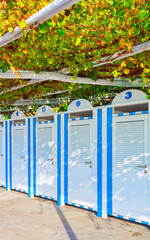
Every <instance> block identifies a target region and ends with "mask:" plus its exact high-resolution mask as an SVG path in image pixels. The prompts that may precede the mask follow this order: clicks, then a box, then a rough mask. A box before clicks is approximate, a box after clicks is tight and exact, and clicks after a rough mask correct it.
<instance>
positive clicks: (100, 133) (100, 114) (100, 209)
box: [97, 109, 102, 217]
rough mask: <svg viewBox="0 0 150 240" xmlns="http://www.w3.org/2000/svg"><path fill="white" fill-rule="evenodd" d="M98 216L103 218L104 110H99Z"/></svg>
mask: <svg viewBox="0 0 150 240" xmlns="http://www.w3.org/2000/svg"><path fill="white" fill-rule="evenodd" d="M97 216H98V217H102V109H98V110H97Z"/></svg>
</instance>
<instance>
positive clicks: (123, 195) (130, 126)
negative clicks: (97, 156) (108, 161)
mask: <svg viewBox="0 0 150 240" xmlns="http://www.w3.org/2000/svg"><path fill="white" fill-rule="evenodd" d="M145 119H146V118H145ZM146 121H147V119H146V120H143V119H140V116H139V119H138V120H137V121H136V120H134V121H133V120H132V118H131V120H128V121H125V120H124V121H123V120H122V121H119V119H118V120H116V123H115V128H114V130H113V141H114V142H113V146H114V148H113V213H115V214H119V215H121V216H127V217H132V218H135V219H142V220H145V221H148V174H146V173H147V172H145V168H146V167H145V166H147V158H146V157H147V153H148V149H146V146H145V138H146V135H145V127H146V124H147V122H146Z"/></svg>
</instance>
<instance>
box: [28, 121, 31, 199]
mask: <svg viewBox="0 0 150 240" xmlns="http://www.w3.org/2000/svg"><path fill="white" fill-rule="evenodd" d="M28 197H31V120H30V118H28Z"/></svg>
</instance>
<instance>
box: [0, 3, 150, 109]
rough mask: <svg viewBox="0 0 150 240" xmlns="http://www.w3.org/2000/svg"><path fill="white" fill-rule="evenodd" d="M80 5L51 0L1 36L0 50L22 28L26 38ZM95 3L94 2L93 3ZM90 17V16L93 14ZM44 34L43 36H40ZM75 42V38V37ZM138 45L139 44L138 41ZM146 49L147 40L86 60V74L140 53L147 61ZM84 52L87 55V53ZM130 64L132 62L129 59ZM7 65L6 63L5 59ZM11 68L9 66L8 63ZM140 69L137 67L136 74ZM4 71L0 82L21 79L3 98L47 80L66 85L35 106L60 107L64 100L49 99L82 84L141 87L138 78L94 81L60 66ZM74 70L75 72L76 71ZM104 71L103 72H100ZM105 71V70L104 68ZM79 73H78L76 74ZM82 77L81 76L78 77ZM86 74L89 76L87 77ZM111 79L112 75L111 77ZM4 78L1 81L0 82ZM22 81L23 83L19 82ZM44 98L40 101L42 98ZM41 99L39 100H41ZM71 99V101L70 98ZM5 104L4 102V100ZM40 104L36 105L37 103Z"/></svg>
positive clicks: (18, 102) (20, 102) (20, 33)
mask: <svg viewBox="0 0 150 240" xmlns="http://www.w3.org/2000/svg"><path fill="white" fill-rule="evenodd" d="M78 2H80V1H79V0H55V1H53V2H51V3H50V4H48V5H47V6H46V7H44V8H43V9H42V10H40V11H38V12H36V13H35V14H33V15H32V16H31V17H29V18H28V19H26V24H25V26H24V27H22V28H21V27H20V26H17V27H15V29H14V30H13V32H12V33H10V32H7V33H5V34H4V35H3V36H2V37H1V38H0V47H4V46H6V45H7V44H11V43H13V42H14V41H15V40H16V39H19V38H20V37H22V36H23V34H24V33H23V30H24V29H25V31H26V35H27V34H28V32H30V31H32V29H35V28H37V27H38V26H42V24H43V23H45V22H46V21H47V20H48V19H51V18H53V17H54V16H56V15H57V14H59V13H61V12H62V11H64V10H66V9H68V8H69V7H71V6H72V5H73V4H77V3H78ZM95 2H96V1H95ZM93 14H94V13H93ZM43 34H44V33H43ZM77 39H78V38H77ZM138 42H139V41H138ZM149 50H150V40H149V39H147V41H145V42H142V43H139V44H136V45H135V46H132V48H131V49H130V51H126V50H125V49H120V51H117V52H115V53H113V54H111V55H110V54H108V55H105V57H101V58H100V59H99V60H96V59H95V60H91V59H90V60H89V59H87V65H88V61H89V62H90V64H91V66H89V67H88V71H89V73H90V72H92V71H94V69H98V68H99V67H103V66H106V67H107V66H108V65H109V64H110V65H111V64H112V63H115V62H117V61H120V60H123V59H127V58H128V59H129V58H131V59H132V57H133V56H136V55H139V54H142V53H146V52H147V53H148V58H149V52H148V51H149ZM87 53H88V52H87ZM133 61H134V59H133ZM8 63H9V60H8ZM10 65H11V64H10ZM142 68H143V66H142V67H140V69H139V71H140V70H141V69H142ZM11 69H12V70H8V71H5V72H4V71H3V70H1V71H0V79H2V81H6V79H7V81H14V82H15V80H16V81H18V80H19V79H21V80H22V82H21V83H18V82H17V83H15V84H12V82H11V84H10V85H9V86H8V87H7V88H6V87H5V88H4V89H2V91H1V92H0V95H1V96H2V97H3V98H4V96H5V95H6V94H9V93H15V92H16V91H18V90H19V89H23V88H26V87H28V86H33V85H34V86H36V85H37V84H42V83H46V82H47V81H49V80H51V81H56V82H57V83H59V82H63V83H67V84H68V87H67V85H66V87H65V89H60V90H57V89H56V91H54V92H46V93H44V94H41V95H40V100H36V103H37V105H38V104H45V103H48V104H50V103H51V104H53V105H55V103H56V102H57V104H62V103H63V102H65V100H66V99H67V97H64V98H62V99H61V98H55V99H53V98H52V97H53V96H57V97H58V95H59V94H66V93H68V92H70V91H73V89H71V88H70V84H73V85H77V86H78V89H79V88H80V87H81V88H82V86H81V85H82V84H86V85H87V84H88V85H94V86H101V85H102V86H110V87H125V88H130V87H133V88H134V87H140V88H141V87H142V86H143V79H142V78H141V77H138V75H137V76H136V77H135V78H134V80H133V79H132V78H131V77H130V76H128V74H127V75H126V77H125V76H121V77H120V76H118V77H117V76H116V77H113V78H111V79H110V77H107V76H105V77H102V78H100V77H97V79H96V81H95V80H93V79H92V77H89V76H86V70H84V73H81V72H83V71H81V69H80V71H79V74H77V76H76V75H75V76H74V75H73V74H74V72H72V71H71V70H70V68H67V67H60V69H54V70H49V69H48V70H47V71H45V70H44V71H38V72H36V71H33V70H26V69H25V70H22V69H21V70H20V69H13V68H11ZM76 70H78V69H76ZM103 71H104V70H103ZM106 71H107V68H106ZM80 73H81V74H80ZM82 75H83V76H82ZM89 75H90V74H89ZM114 76H115V74H114ZM4 79H5V80H4ZM23 79H24V80H25V82H24V81H23ZM144 87H149V78H147V81H146V82H144ZM43 97H44V98H43ZM45 97H51V101H50V100H47V99H46V100H45ZM41 99H43V100H41ZM70 99H71V98H70ZM6 101H7V100H6ZM33 102H34V103H35V100H34V101H32V100H31V99H20V100H19V98H18V99H16V101H15V102H13V103H11V104H12V106H14V105H15V106H16V105H17V106H19V105H23V106H24V105H26V106H28V105H29V106H30V105H32V104H33ZM39 102H40V103H39Z"/></svg>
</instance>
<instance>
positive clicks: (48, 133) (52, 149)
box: [33, 105, 58, 201]
mask: <svg viewBox="0 0 150 240" xmlns="http://www.w3.org/2000/svg"><path fill="white" fill-rule="evenodd" d="M57 168H58V163H57V115H56V114H54V112H53V109H52V108H51V107H50V106H46V105H45V106H42V107H40V108H39V109H38V110H37V112H36V115H35V117H34V118H33V194H34V196H40V197H44V198H47V199H51V200H56V201H57V200H58V196H57V195H58V191H57V188H58V186H57V182H58V179H57V177H58V172H57Z"/></svg>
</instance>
